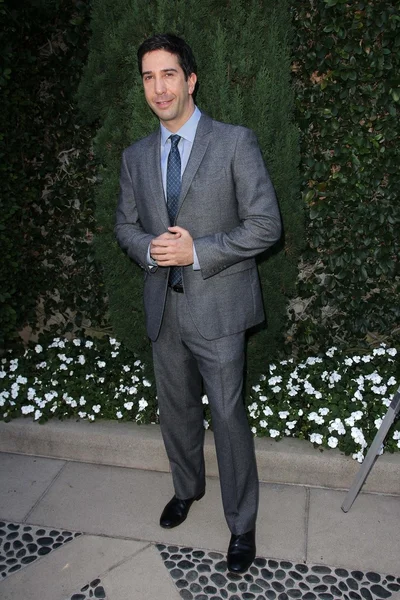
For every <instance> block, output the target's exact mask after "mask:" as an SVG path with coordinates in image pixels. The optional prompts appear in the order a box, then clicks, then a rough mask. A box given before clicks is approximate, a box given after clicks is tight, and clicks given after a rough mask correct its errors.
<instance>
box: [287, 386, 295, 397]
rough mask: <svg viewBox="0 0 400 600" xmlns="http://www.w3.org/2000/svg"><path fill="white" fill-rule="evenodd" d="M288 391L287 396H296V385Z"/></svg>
mask: <svg viewBox="0 0 400 600" xmlns="http://www.w3.org/2000/svg"><path fill="white" fill-rule="evenodd" d="M288 393H289V396H297V386H296V387H292V388H290V390H289V392H288Z"/></svg>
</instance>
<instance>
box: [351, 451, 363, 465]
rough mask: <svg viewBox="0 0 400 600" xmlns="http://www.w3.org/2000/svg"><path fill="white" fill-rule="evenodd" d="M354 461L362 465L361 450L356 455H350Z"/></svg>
mask: <svg viewBox="0 0 400 600" xmlns="http://www.w3.org/2000/svg"><path fill="white" fill-rule="evenodd" d="M352 457H353V459H354V460H357V461H358V462H359V463H362V462H363V460H364V454H363V451H362V450H359V451H358V452H357V453H356V454H353V455H352Z"/></svg>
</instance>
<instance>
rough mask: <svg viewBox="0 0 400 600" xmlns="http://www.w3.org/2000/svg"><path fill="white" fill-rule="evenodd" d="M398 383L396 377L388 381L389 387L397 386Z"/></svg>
mask: <svg viewBox="0 0 400 600" xmlns="http://www.w3.org/2000/svg"><path fill="white" fill-rule="evenodd" d="M396 383H397V381H396V379H395V378H394V377H390V379H388V382H387V384H388V385H396Z"/></svg>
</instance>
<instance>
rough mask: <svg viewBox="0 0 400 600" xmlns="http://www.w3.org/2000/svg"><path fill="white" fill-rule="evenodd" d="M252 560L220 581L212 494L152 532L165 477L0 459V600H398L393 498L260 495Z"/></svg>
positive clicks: (212, 481) (271, 491) (399, 518)
mask: <svg viewBox="0 0 400 600" xmlns="http://www.w3.org/2000/svg"><path fill="white" fill-rule="evenodd" d="M260 491H261V495H260V511H259V520H258V532H257V539H258V546H257V554H258V556H259V557H260V558H258V559H257V560H256V562H255V564H254V566H253V567H251V569H250V571H249V572H248V573H247V574H245V575H243V576H237V575H236V576H235V575H232V574H228V573H227V571H226V563H225V552H226V548H227V544H228V541H229V532H228V530H227V527H226V525H225V521H224V516H223V512H222V508H221V499H220V492H219V482H218V479H217V478H215V477H211V478H208V480H207V493H206V496H205V497H204V498H203V499H202V500H201V501H200V502H196V503H195V504H194V505H193V507H192V509H191V511H190V514H189V517H188V519H187V521H186V522H185V523H183V524H182V525H181V526H180V527H178V528H176V529H173V530H170V531H168V530H163V529H161V528H160V527H159V525H158V519H159V515H160V513H161V510H162V508H163V506H164V504H165V502H166V501H167V500H169V498H170V497H171V495H172V493H173V491H172V486H171V480H170V475H169V474H168V473H162V472H155V471H148V470H139V469H132V468H126V467H118V466H107V465H102V464H88V463H82V462H72V461H68V460H59V459H51V458H39V457H35V456H23V455H17V454H11V453H6V452H3V453H0V521H1V523H0V598H1V599H2V600H71V599H73V600H86V599H87V598H106V599H107V600H179V599H182V598H183V599H184V600H219V599H221V598H228V599H231V600H241V599H243V600H251V599H255V600H263V599H272V600H274V599H276V600H290V599H292V598H300V599H304V600H316V599H321V600H337V599H339V598H343V599H351V600H358V599H360V600H375V599H378V598H389V599H392V600H399V599H400V497H399V496H392V495H380V494H376V493H362V494H360V495H359V497H358V499H357V500H356V502H355V504H354V505H353V507H352V508H351V510H350V511H349V513H347V514H344V513H343V512H342V511H341V509H340V506H341V503H342V501H343V498H344V495H345V493H344V492H342V491H337V490H332V489H325V488H311V487H308V486H301V485H284V484H268V483H262V484H261V486H260Z"/></svg>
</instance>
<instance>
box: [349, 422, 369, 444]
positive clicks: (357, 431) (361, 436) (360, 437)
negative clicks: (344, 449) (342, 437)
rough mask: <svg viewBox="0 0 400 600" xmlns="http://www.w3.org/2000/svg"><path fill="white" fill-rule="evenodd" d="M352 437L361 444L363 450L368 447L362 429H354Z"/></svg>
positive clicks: (352, 429)
mask: <svg viewBox="0 0 400 600" xmlns="http://www.w3.org/2000/svg"><path fill="white" fill-rule="evenodd" d="M351 437H352V438H353V440H354V441H355V443H356V444H359V445H360V446H361V447H362V449H364V448H366V447H367V442H366V441H365V437H364V434H363V432H362V431H361V429H358V428H357V427H352V428H351Z"/></svg>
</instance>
